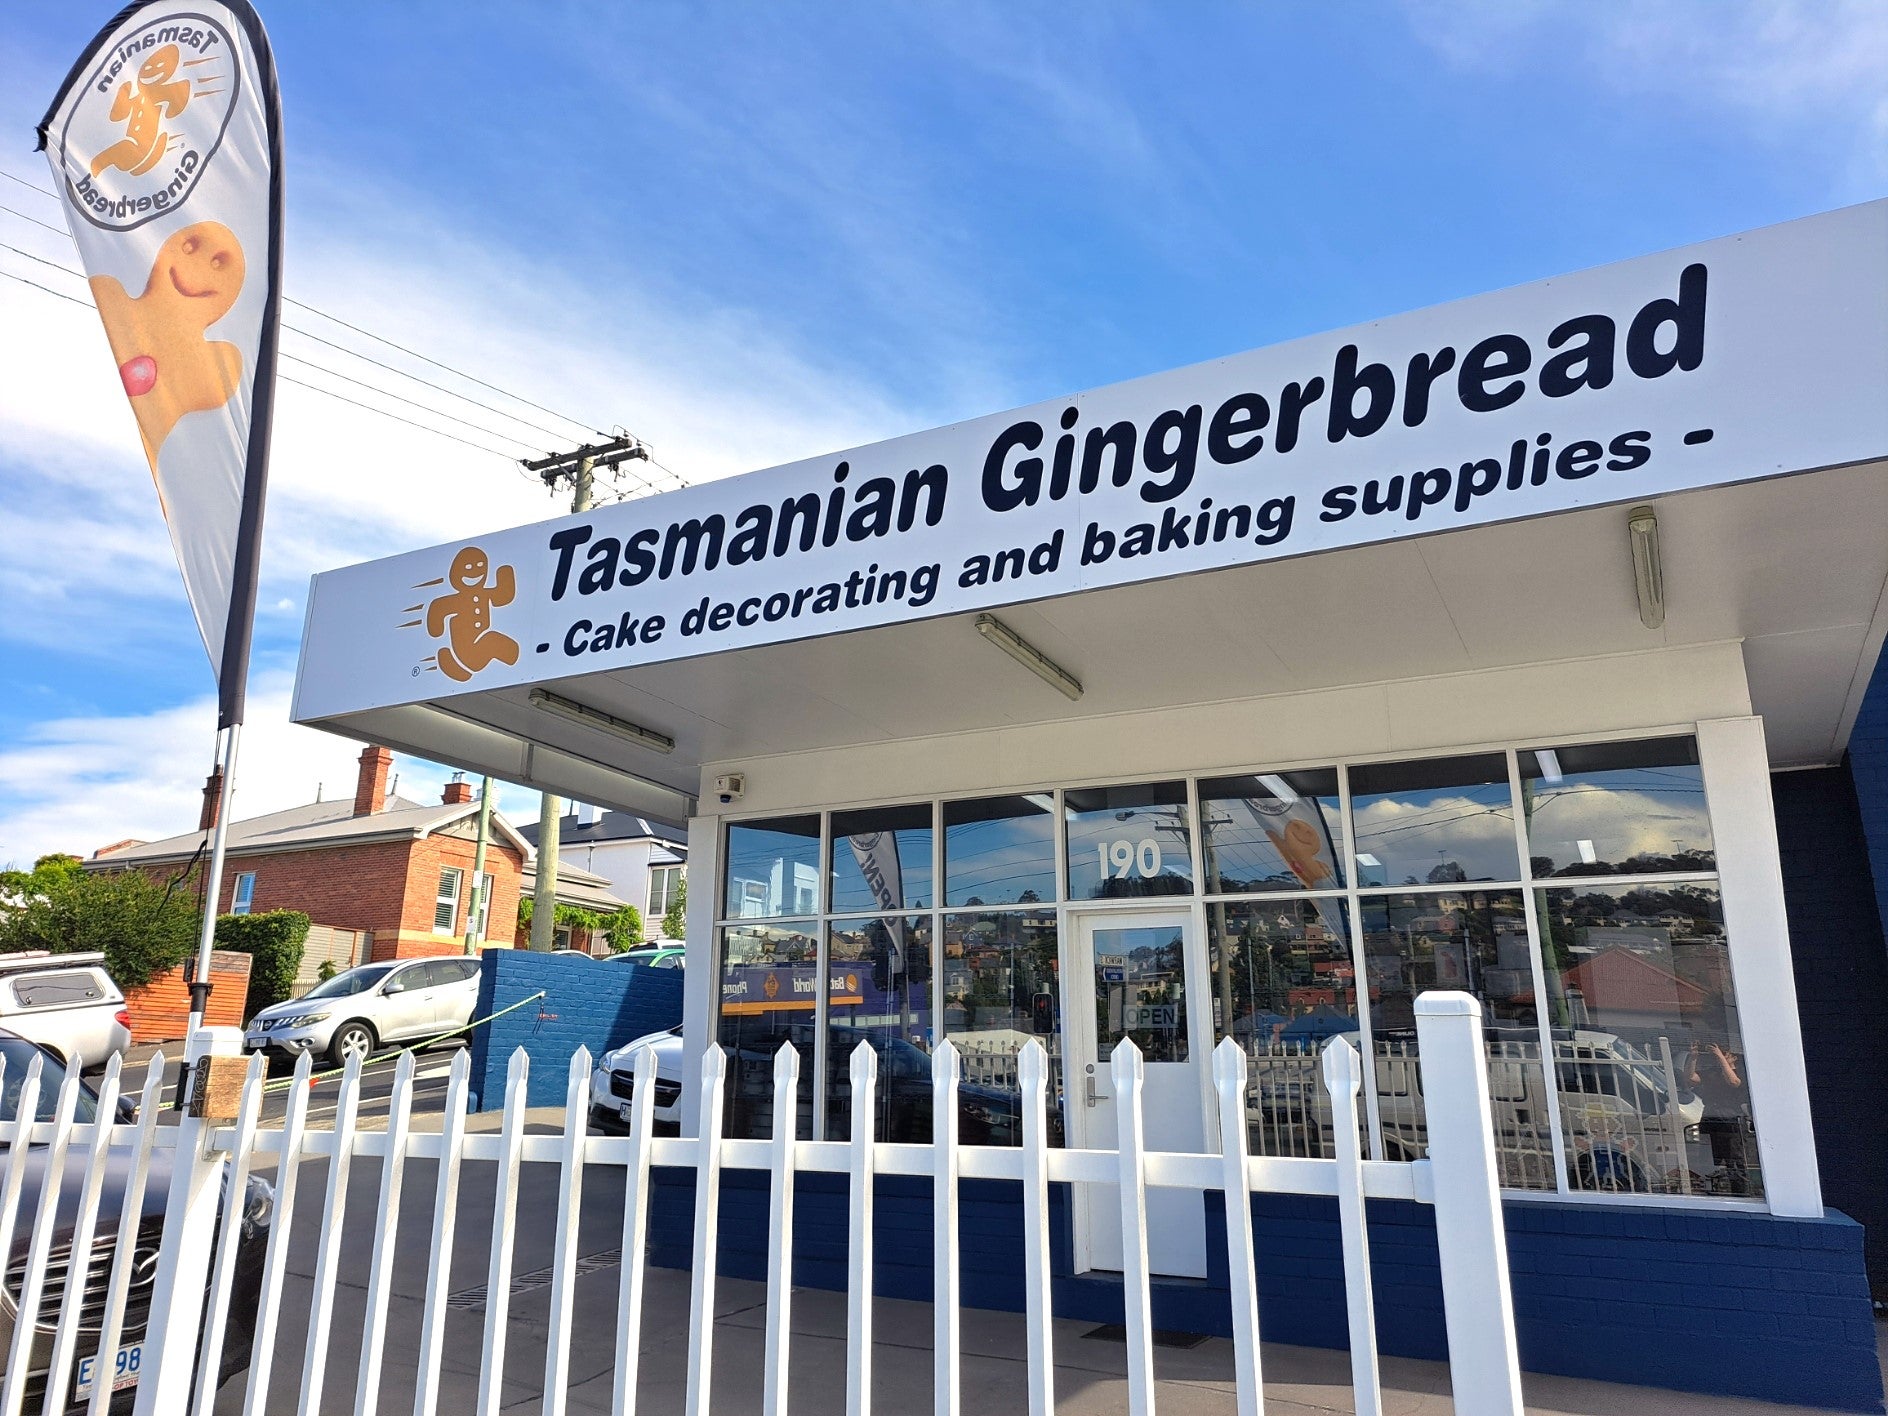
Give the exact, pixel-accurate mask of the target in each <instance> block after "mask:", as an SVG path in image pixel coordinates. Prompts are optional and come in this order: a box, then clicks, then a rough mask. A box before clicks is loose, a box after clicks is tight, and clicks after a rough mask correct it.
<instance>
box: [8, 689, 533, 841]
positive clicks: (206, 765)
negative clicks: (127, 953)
mask: <svg viewBox="0 0 1888 1416" xmlns="http://www.w3.org/2000/svg"><path fill="white" fill-rule="evenodd" d="M288 700H289V680H288V676H287V675H285V674H265V675H259V676H258V678H257V682H256V685H255V689H254V691H253V692H252V693H251V694H250V696H249V722H248V725H247V726H246V727H245V728H244V730H243V739H242V747H241V755H240V757H239V759H238V762H237V773H236V796H235V802H234V807H233V813H232V819H235V820H243V819H246V818H248V817H252V816H262V815H266V814H267V813H269V812H271V811H280V810H282V809H283V808H285V807H290V806H298V805H300V804H302V803H303V802H309V801H313V800H315V798H316V796H317V795H321V796H323V797H324V798H326V799H329V800H332V799H333V798H335V797H352V796H353V794H354V784H355V780H356V777H357V775H358V764H357V762H356V759H357V758H358V757H359V755H360V750H361V749H360V744H358V743H353V742H349V741H348V740H346V739H345V738H339V737H334V736H332V735H331V734H328V733H322V732H317V731H315V730H314V729H313V728H302V727H296V726H295V725H294V724H292V723H290V722H289V721H288ZM215 729H216V701H215V699H214V698H212V697H209V696H206V697H204V698H201V699H197V700H194V701H192V702H188V703H180V704H177V705H176V706H174V707H169V708H160V709H158V710H156V711H155V712H151V713H144V714H127V715H123V716H118V717H105V716H99V717H78V718H61V719H56V720H54V721H51V722H46V723H41V724H39V725H38V726H36V727H34V728H32V729H30V730H28V731H27V732H26V733H25V734H23V735H22V736H21V739H20V740H19V741H16V742H14V743H12V744H10V745H9V746H7V747H5V748H4V749H0V781H3V782H5V783H6V784H7V787H6V792H5V795H4V796H0V866H7V865H13V866H25V865H30V864H31V863H32V861H33V860H34V859H35V858H36V857H38V856H41V855H44V854H46V853H47V852H49V851H70V852H72V853H73V854H75V855H90V854H91V853H92V852H93V851H95V850H97V849H98V848H99V847H100V846H103V845H108V844H110V843H111V842H113V841H119V840H123V839H125V838H127V837H135V838H137V839H140V840H159V839H162V838H163V837H166V836H174V835H177V834H179V833H181V832H184V831H189V830H191V829H192V828H194V827H195V826H196V824H197V813H198V810H199V809H200V807H201V805H202V801H203V795H202V793H203V783H204V779H205V778H206V777H208V776H209V773H210V767H211V765H212V758H213V756H214V752H213V749H214V734H215ZM394 771H395V772H396V773H398V774H399V792H400V795H401V796H403V797H407V798H409V799H410V800H415V801H437V800H438V799H439V796H440V792H441V790H442V788H443V786H444V783H445V780H446V776H447V774H446V772H445V771H444V770H442V769H441V768H439V767H437V766H435V765H434V764H432V763H428V762H421V761H418V760H417V759H414V758H409V757H396V758H395V761H394ZM503 805H504V806H505V808H506V810H507V815H508V816H509V817H510V818H511V819H513V820H514V821H524V820H530V819H535V817H536V814H537V797H536V794H535V793H529V792H526V791H525V790H524V789H523V788H518V787H512V788H509V789H507V790H505V792H504V795H503ZM520 812H528V813H529V815H528V816H521V815H519V814H518V813H520Z"/></svg>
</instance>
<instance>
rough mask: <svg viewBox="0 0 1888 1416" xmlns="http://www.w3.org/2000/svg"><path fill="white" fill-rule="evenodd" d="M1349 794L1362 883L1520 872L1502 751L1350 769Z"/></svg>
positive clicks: (1434, 881) (1509, 876) (1505, 876)
mask: <svg viewBox="0 0 1888 1416" xmlns="http://www.w3.org/2000/svg"><path fill="white" fill-rule="evenodd" d="M1350 798H1351V820H1352V832H1353V834H1354V837H1355V841H1356V844H1355V846H1354V849H1355V851H1356V854H1357V880H1358V883H1359V884H1360V885H1364V886H1371V885H1421V884H1430V885H1445V884H1450V883H1454V882H1467V881H1472V880H1518V879H1519V878H1520V875H1521V865H1520V859H1519V857H1518V856H1517V855H1516V853H1515V849H1514V810H1513V803H1512V801H1511V800H1510V799H1509V793H1508V759H1507V756H1506V754H1504V753H1499V752H1489V753H1481V754H1478V755H1476V756H1473V757H1432V758H1428V759H1425V760H1423V761H1420V762H1377V763H1371V764H1368V765H1366V766H1361V767H1353V768H1351V771H1350Z"/></svg>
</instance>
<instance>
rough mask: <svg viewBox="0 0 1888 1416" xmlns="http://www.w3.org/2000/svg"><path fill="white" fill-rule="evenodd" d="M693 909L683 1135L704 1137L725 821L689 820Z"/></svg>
mask: <svg viewBox="0 0 1888 1416" xmlns="http://www.w3.org/2000/svg"><path fill="white" fill-rule="evenodd" d="M687 876H688V907H687V909H686V910H685V911H684V922H683V926H682V933H683V934H684V935H686V936H687V942H688V961H689V967H688V968H687V969H685V970H684V971H683V983H682V1046H683V1054H682V1055H683V1056H684V1057H687V1058H689V1059H691V1061H690V1065H688V1066H685V1067H683V1068H682V1134H683V1135H684V1136H694V1135H699V1134H700V1126H699V1122H700V1119H701V1067H700V1063H699V1060H698V1059H699V1058H700V1057H701V1055H702V1054H703V1053H704V1052H706V1051H707V1050H708V1044H709V1042H710V1041H711V1040H712V1039H711V1038H710V1036H709V1033H710V1031H711V1029H713V1027H714V1025H715V992H716V990H717V989H719V988H720V987H721V967H720V964H721V960H720V958H719V957H718V956H717V955H716V953H715V915H716V913H717V912H718V910H719V908H720V901H721V818H720V817H719V816H691V817H690V818H689V819H688V870H687Z"/></svg>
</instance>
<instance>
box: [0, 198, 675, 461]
mask: <svg viewBox="0 0 1888 1416" xmlns="http://www.w3.org/2000/svg"><path fill="white" fill-rule="evenodd" d="M0 177H5V178H7V179H8V180H9V181H12V182H17V183H18V184H19V185H20V186H22V187H25V188H28V189H29V190H31V191H34V192H38V193H39V194H40V195H41V196H43V197H45V198H47V199H48V200H50V201H54V202H57V201H59V200H60V198H59V196H58V194H57V193H56V192H53V191H52V190H50V189H49V188H46V187H42V186H40V185H39V184H38V183H36V182H29V181H27V180H26V179H25V178H24V177H20V176H18V175H16V174H15V173H12V172H8V171H7V170H6V169H4V168H0ZM0 210H4V211H7V212H9V213H11V214H12V215H14V216H16V217H19V218H21V219H22V220H24V221H29V222H32V223H33V224H34V225H35V226H40V227H43V228H44V229H46V230H48V231H52V232H55V233H57V234H59V235H63V236H66V237H68V239H69V238H70V234H71V233H70V232H67V231H63V230H61V229H60V228H59V227H57V226H54V225H52V224H51V223H49V222H44V221H40V220H39V219H38V218H37V217H32V216H28V215H27V214H26V213H24V212H21V211H16V210H15V209H14V208H12V207H0ZM9 249H15V248H9ZM21 254H27V253H25V252H22V253H21ZM32 259H39V258H38V257H32ZM282 298H283V299H284V301H286V303H288V304H290V305H293V306H295V307H296V308H297V309H301V310H306V311H308V312H309V313H310V314H313V315H317V316H319V317H320V318H322V319H324V320H329V321H331V322H333V323H334V324H338V325H340V326H341V327H342V328H343V329H347V330H351V331H353V332H354V333H355V334H358V335H361V336H362V337H363V338H366V339H371V340H374V341H375V342H376V343H379V344H384V345H386V346H387V347H388V348H389V349H395V350H398V351H399V352H400V353H402V354H405V355H406V356H407V357H409V358H412V359H418V360H419V361H420V362H422V363H425V364H430V365H432V366H433V367H434V368H436V369H440V370H443V371H444V372H446V373H449V374H451V375H452V376H453V377H455V378H460V379H464V380H466V381H467V382H469V383H473V384H477V385H478V386H479V387H480V388H484V389H489V390H490V391H491V392H493V393H495V394H498V395H499V396H500V397H501V398H507V399H510V400H511V401H513V402H514V403H521V404H523V405H524V406H525V407H527V408H533V409H536V410H537V411H538V412H540V413H545V414H548V415H549V416H551V417H553V418H556V419H558V420H559V421H560V422H565V423H569V424H570V425H571V426H573V427H576V428H581V429H583V430H584V431H585V432H586V433H595V434H596V435H597V436H599V437H608V436H609V435H608V434H607V433H605V432H604V431H603V430H602V429H601V428H597V427H594V426H592V425H591V424H589V423H586V422H584V421H583V420H582V419H580V418H573V417H571V416H570V415H569V414H567V413H559V412H558V411H557V410H556V409H554V408H547V407H545V406H544V405H543V404H541V403H537V402H535V401H533V400H532V399H529V398H525V397H523V396H522V395H520V394H516V393H512V392H511V391H509V390H508V389H504V388H500V387H499V386H498V385H497V384H494V383H491V382H489V381H487V380H485V379H481V378H479V377H478V376H477V375H476V374H469V373H466V372H465V371H464V370H463V369H458V368H454V367H453V366H452V365H450V364H446V363H442V362H441V361H440V360H438V359H435V358H433V357H431V356H430V355H427V354H422V353H420V352H419V351H418V350H417V349H410V348H408V347H407V346H406V345H404V344H399V343H397V342H395V341H394V340H391V339H388V338H387V337H386V336H385V335H380V334H375V333H374V332H373V331H372V330H369V329H364V328H362V327H361V326H360V325H357V324H354V323H352V322H350V321H348V320H344V319H342V318H341V317H340V316H339V315H331V314H329V313H328V312H327V311H326V310H323V309H320V308H319V307H317V306H315V305H310V304H309V303H307V302H306V301H304V300H297V299H295V298H293V297H292V296H288V295H284V296H283V297H282ZM286 327H287V328H289V329H292V330H294V331H295V333H297V334H301V335H304V336H306V337H307V338H309V339H313V340H315V341H316V342H318V343H321V344H326V345H328V346H329V347H330V348H333V349H336V350H339V351H340V352H342V353H344V354H347V355H350V356H351V357H353V358H357V359H362V360H365V361H366V362H367V363H370V364H373V365H375V366H376V367H377V368H382V369H386V370H387V371H388V372H389V373H394V374H398V375H400V376H401V377H402V378H408V379H412V380H413V381H414V382H416V383H421V384H425V385H426V386H427V387H428V388H432V389H435V390H437V391H438V392H440V393H444V394H446V395H448V396H449V397H453V398H459V399H462V400H464V401H465V402H468V403H471V404H473V405H475V406H476V407H479V408H483V409H484V410H485V411H486V412H489V413H492V414H494V415H496V416H498V417H501V418H509V419H511V420H512V421H514V422H517V423H520V424H522V425H524V426H525V427H528V428H531V429H533V430H534V431H536V432H540V433H545V434H548V435H550V436H552V437H560V438H561V437H564V436H566V434H563V433H560V432H558V431H557V430H555V429H552V428H546V427H543V426H542V425H541V424H537V423H534V422H532V421H531V420H530V419H528V418H522V417H519V415H517V414H515V413H508V412H506V411H505V410H503V409H500V408H493V407H491V406H490V405H489V404H485V403H481V402H479V400H477V399H475V398H471V397H468V396H467V395H466V394H463V393H459V392H458V391H456V390H454V389H449V388H446V387H444V386H443V385H440V384H436V383H433V382H432V381H430V380H428V379H423V378H420V377H419V376H418V375H417V374H412V373H408V372H407V371H406V370H404V369H399V368H395V367H394V366H393V365H391V364H386V363H382V362H381V361H380V360H378V359H375V358H372V357H371V356H369V355H366V354H362V353H361V352H360V351H358V350H354V349H349V348H347V347H346V346H345V345H341V344H336V343H335V342H334V341H332V340H328V339H323V338H322V337H321V336H320V335H318V334H315V333H313V332H312V331H309V330H305V329H301V328H299V327H298V326H294V325H286ZM396 396H397V395H389V397H396ZM403 401H410V400H403ZM422 406H423V405H422ZM441 416H450V415H443V414H442V415H441ZM618 431H621V430H620V429H619V430H618ZM497 436H501V437H502V436H507V435H505V434H497ZM511 440H512V441H520V440H519V439H515V438H514V439H511ZM637 441H639V442H640V439H638V440H637ZM524 445H526V446H528V444H524ZM649 461H650V462H651V465H653V466H656V467H659V468H661V470H662V471H663V472H665V473H667V474H668V476H669V477H671V478H672V479H674V481H675V483H676V484H677V485H678V486H683V487H685V486H687V485H688V479H687V478H685V477H683V476H682V475H681V474H680V473H679V472H676V471H675V470H674V469H673V468H670V467H667V466H664V465H663V464H661V463H659V462H655V461H654V459H653V458H651V459H649ZM637 480H638V481H642V484H643V485H644V486H646V487H648V488H649V490H651V491H654V490H655V487H654V486H653V485H652V484H650V483H648V482H647V481H643V479H640V478H639V479H637Z"/></svg>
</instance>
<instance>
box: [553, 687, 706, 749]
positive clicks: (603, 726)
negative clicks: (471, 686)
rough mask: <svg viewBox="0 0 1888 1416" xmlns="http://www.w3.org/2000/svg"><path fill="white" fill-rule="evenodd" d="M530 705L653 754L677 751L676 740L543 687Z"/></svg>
mask: <svg viewBox="0 0 1888 1416" xmlns="http://www.w3.org/2000/svg"><path fill="white" fill-rule="evenodd" d="M531 706H532V707H533V708H542V709H543V710H544V711H545V712H546V713H555V714H556V715H557V716H558V717H560V718H568V719H569V720H570V721H571V722H573V723H580V724H582V725H583V726H584V727H586V728H595V729H596V730H597V731H598V732H602V733H608V734H610V736H612V737H619V738H621V739H622V740H623V741H624V742H633V743H635V744H636V746H638V747H646V748H648V749H649V750H650V751H651V752H673V751H675V739H674V738H672V737H667V736H665V735H664V734H662V733H659V732H656V731H655V730H654V729H653V728H645V727H643V726H642V725H641V724H640V723H632V722H630V721H629V720H628V719H627V718H618V717H614V716H613V715H611V714H609V713H605V712H604V711H603V710H602V709H601V708H589V707H586V706H585V705H583V704H581V703H577V702H574V701H573V700H571V699H568V698H563V697H560V696H559V695H557V694H555V693H546V692H545V691H544V690H543V689H541V688H534V689H532V690H531Z"/></svg>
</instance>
